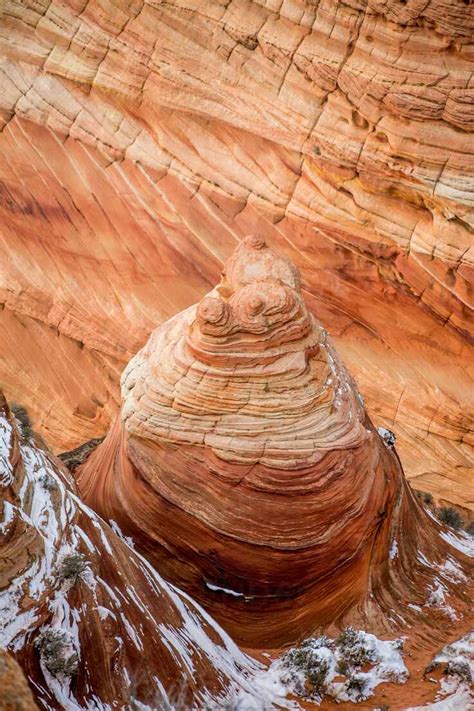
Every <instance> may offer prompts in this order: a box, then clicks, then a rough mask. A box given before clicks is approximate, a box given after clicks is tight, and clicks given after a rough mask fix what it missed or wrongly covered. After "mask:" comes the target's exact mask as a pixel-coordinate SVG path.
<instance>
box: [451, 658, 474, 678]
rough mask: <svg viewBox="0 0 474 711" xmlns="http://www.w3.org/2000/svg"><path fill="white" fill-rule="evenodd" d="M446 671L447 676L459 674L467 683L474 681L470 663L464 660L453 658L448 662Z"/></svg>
mask: <svg viewBox="0 0 474 711" xmlns="http://www.w3.org/2000/svg"><path fill="white" fill-rule="evenodd" d="M444 673H445V674H446V675H447V676H457V677H459V678H460V679H461V680H462V681H465V682H466V683H467V684H471V683H472V674H471V670H470V668H469V664H468V663H467V662H465V661H464V660H456V659H452V660H450V661H449V662H448V663H447V664H446V669H445V671H444Z"/></svg>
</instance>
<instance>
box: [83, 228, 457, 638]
mask: <svg viewBox="0 0 474 711" xmlns="http://www.w3.org/2000/svg"><path fill="white" fill-rule="evenodd" d="M122 398H123V404H122V410H121V415H120V417H119V418H118V419H117V421H116V423H115V425H114V427H113V428H112V429H111V431H110V432H109V435H108V436H107V438H106V439H105V441H104V442H103V443H102V444H101V445H100V446H99V447H98V448H97V449H96V450H95V451H94V452H93V453H92V455H91V456H90V458H89V459H88V460H87V461H86V462H85V464H84V465H83V466H82V467H80V468H79V469H78V470H77V472H78V485H79V489H80V491H81V494H82V495H83V497H84V498H85V500H86V502H87V503H88V504H89V505H91V506H92V507H93V508H95V509H96V510H97V511H98V512H100V513H101V515H103V516H104V517H105V518H112V519H114V520H116V521H118V522H119V524H120V526H121V527H122V528H123V530H124V531H126V532H127V534H129V535H131V536H132V537H133V539H134V540H135V541H136V542H137V545H138V546H139V547H140V549H141V550H142V551H143V552H144V553H145V555H146V556H147V557H148V558H149V559H150V561H152V562H153V564H154V565H155V566H156V567H157V569H159V570H160V572H161V573H162V574H163V575H164V577H165V578H168V579H169V580H171V581H173V582H175V583H177V584H179V585H180V586H182V587H184V588H185V589H186V590H187V591H188V592H191V593H192V595H193V596H195V597H196V598H197V599H198V600H199V601H201V602H202V603H203V604H204V605H205V606H206V607H207V609H209V610H210V611H211V612H212V613H213V615H215V616H216V618H217V619H218V620H219V621H220V622H221V623H222V624H223V625H224V627H226V628H227V629H228V630H229V631H231V633H232V634H233V635H234V637H235V638H236V639H238V640H240V641H241V642H243V643H246V644H249V645H255V646H260V647H265V646H273V647H275V646H278V645H280V644H283V643H288V642H291V641H294V640H296V639H298V638H300V637H301V636H302V635H308V634H310V633H312V632H314V631H315V630H316V629H319V628H321V627H327V626H329V625H331V624H332V623H337V624H342V623H343V622H345V623H348V622H355V621H357V622H358V623H359V624H360V626H362V627H363V628H364V629H365V628H373V629H382V630H388V629H390V628H391V627H392V626H394V627H396V626H397V625H400V623H401V621H402V618H404V619H405V620H406V619H407V618H409V617H413V616H416V615H417V614H418V613H417V612H416V611H415V609H416V607H417V606H419V605H424V604H425V603H426V599H427V595H428V593H427V590H428V587H429V584H430V580H431V582H432V577H433V575H432V570H431V569H430V565H431V564H429V566H428V567H425V566H424V565H423V563H422V562H420V561H422V559H424V560H442V559H443V555H444V558H446V551H447V550H448V548H449V547H448V545H447V544H446V542H444V541H443V540H442V539H440V538H439V526H438V524H436V523H435V522H434V521H432V520H431V519H430V518H429V517H428V516H427V514H426V513H425V512H424V511H423V510H422V509H421V508H420V506H419V504H418V503H417V501H416V500H415V498H414V496H413V494H412V493H411V490H410V488H409V487H408V485H407V484H406V482H405V479H404V476H403V472H402V469H401V466H400V462H399V460H398V457H397V455H396V453H395V451H394V450H393V449H392V448H391V447H389V446H387V444H386V443H384V441H383V440H382V439H381V438H380V436H379V435H378V433H377V432H376V431H375V429H374V427H373V426H372V424H371V422H370V420H369V418H368V417H367V415H366V412H365V409H364V406H363V404H362V400H361V397H360V395H359V394H358V392H357V389H356V387H355V385H354V382H353V381H352V379H351V377H350V376H349V374H348V373H347V371H346V369H345V367H344V365H343V364H342V362H341V360H340V359H339V357H338V355H337V353H336V351H335V349H334V347H333V346H332V344H331V341H330V339H329V337H328V334H327V332H326V331H325V329H324V328H323V327H322V326H321V325H320V324H319V323H318V321H317V320H316V319H315V317H314V316H313V315H312V313H311V312H310V311H309V310H308V308H307V306H306V304H305V301H304V298H303V294H302V290H301V284H300V275H299V272H298V270H297V268H296V267H295V266H294V265H293V264H292V263H291V262H290V261H289V260H288V259H287V258H286V257H284V256H280V255H278V254H276V253H275V252H274V251H273V250H272V249H270V248H269V247H268V246H267V245H266V243H265V241H264V240H263V239H262V238H261V237H259V236H249V237H246V238H245V239H244V240H243V241H242V242H241V244H240V246H239V247H238V248H237V250H236V252H235V253H234V255H233V256H232V257H231V258H230V260H229V261H228V262H227V263H226V265H225V269H224V272H223V275H222V279H221V282H220V283H219V285H218V286H217V287H216V288H215V289H213V290H212V291H211V292H210V293H209V294H208V295H207V296H205V297H204V298H203V299H202V301H201V302H200V303H199V304H197V305H196V306H193V307H191V308H189V309H187V310H185V311H184V312H182V313H180V314H178V315H177V316H175V317H174V318H172V319H171V320H169V321H168V322H167V323H165V324H164V325H163V326H161V327H159V328H158V329H157V330H156V331H155V332H154V333H153V334H152V336H151V338H150V340H149V341H148V343H147V345H146V346H145V347H144V348H143V349H142V350H141V351H140V352H139V353H138V354H137V355H136V356H135V357H134V358H133V359H132V360H131V361H130V363H129V365H128V366H127V368H126V370H125V372H124V374H123V376H122ZM460 558H461V559H462V558H463V556H462V555H461V554H460ZM464 563H465V564H466V563H467V559H465V560H464ZM452 592H453V603H452V604H453V610H455V609H456V608H457V606H458V605H460V606H461V607H463V605H464V604H465V602H463V595H464V594H465V593H463V591H462V589H461V590H460V591H458V590H457V588H456V586H455V589H454V590H453V591H452ZM408 603H412V605H414V606H415V607H414V608H413V609H412V610H410V609H409V608H407V605H408ZM419 609H421V608H419ZM423 616H424V617H425V618H429V616H430V610H429V609H428V608H425V610H424V611H423Z"/></svg>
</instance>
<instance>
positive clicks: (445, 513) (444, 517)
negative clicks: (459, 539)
mask: <svg viewBox="0 0 474 711" xmlns="http://www.w3.org/2000/svg"><path fill="white" fill-rule="evenodd" d="M437 516H438V518H439V520H440V521H441V522H442V523H445V524H446V525H448V526H451V527H452V528H461V526H462V518H461V516H460V514H459V513H458V511H456V509H454V508H452V506H443V507H441V508H440V509H438V511H437Z"/></svg>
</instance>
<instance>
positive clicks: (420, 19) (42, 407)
mask: <svg viewBox="0 0 474 711" xmlns="http://www.w3.org/2000/svg"><path fill="white" fill-rule="evenodd" d="M2 9H3V14H2V17H1V19H0V39H1V48H0V54H1V68H0V72H1V73H0V89H1V90H0V117H1V119H0V120H1V125H2V130H1V133H0V155H1V160H0V188H1V199H0V250H1V254H2V259H1V260H0V304H2V305H3V308H2V309H0V328H1V329H2V335H3V334H6V335H5V336H4V338H3V342H2V348H1V350H0V383H2V384H3V385H4V387H5V388H6V389H7V393H8V394H10V395H11V396H12V397H14V398H15V399H18V400H20V402H21V403H22V404H23V405H25V406H27V407H28V408H29V409H30V411H31V413H32V415H33V416H34V418H35V421H36V423H37V425H38V426H39V427H40V429H41V430H42V431H43V432H44V433H46V434H47V436H48V438H49V440H50V441H51V443H52V444H53V445H54V446H55V448H56V451H61V450H64V449H70V448H72V447H74V446H77V445H78V444H81V443H82V442H84V441H86V440H89V439H90V438H92V437H95V436H97V435H100V434H103V432H104V431H105V430H106V428H107V425H108V423H109V422H110V421H111V419H112V418H113V415H114V413H115V412H116V410H117V407H118V406H119V399H120V398H119V394H118V388H117V383H118V378H119V374H120V372H121V370H122V368H123V366H124V364H125V363H126V362H127V361H128V360H129V359H130V357H131V356H132V355H133V354H134V353H135V352H136V351H137V349H138V348H139V347H141V346H142V345H143V343H144V342H145V341H146V339H147V337H148V335H149V333H150V332H151V330H152V329H153V328H154V327H155V325H156V324H157V323H162V322H163V321H165V320H166V319H167V318H169V317H170V316H171V315H172V314H173V313H176V311H179V310H181V309H183V308H185V307H187V306H189V305H190V304H191V303H193V302H195V301H197V300H198V299H200V298H201V296H202V294H203V293H205V292H206V291H207V290H208V289H209V288H210V287H211V285H212V284H213V283H215V281H216V279H217V276H218V272H219V269H220V267H221V265H222V262H223V260H225V259H226V258H227V257H228V256H229V255H230V253H231V251H232V250H233V249H234V247H235V245H236V243H237V240H239V239H240V238H241V237H242V236H244V235H245V234H248V233H249V232H255V231H258V232H260V233H262V234H264V235H265V237H266V238H267V240H268V241H269V242H270V243H271V244H274V245H275V246H278V247H279V248H281V249H282V250H283V251H284V252H285V253H286V254H287V255H288V256H290V257H291V258H292V259H293V260H294V261H295V262H296V263H298V264H299V265H300V266H301V267H302V273H303V275H304V289H305V291H306V298H307V300H308V303H309V304H310V306H311V307H312V308H314V310H315V312H316V313H318V315H319V316H320V318H321V320H322V322H323V323H324V324H325V325H326V327H328V328H330V330H331V333H332V334H333V335H334V337H335V339H336V344H337V346H338V348H339V349H340V351H341V353H342V354H343V356H344V358H345V360H346V361H347V363H348V365H349V367H350V369H351V371H352V372H353V373H354V375H355V377H356V378H357V381H358V383H359V386H360V388H361V391H362V392H363V394H364V397H365V398H366V402H367V406H368V408H369V411H370V412H371V414H372V415H373V417H374V419H375V421H376V424H384V425H388V426H389V427H390V428H391V429H393V430H395V431H396V433H397V435H398V446H399V451H400V453H401V455H402V456H403V461H404V463H405V469H406V472H407V475H408V476H409V477H410V478H413V479H414V482H415V485H416V486H417V487H419V488H420V489H424V490H430V491H432V492H434V493H435V494H436V495H439V498H440V499H442V500H444V501H448V502H449V501H450V502H454V503H456V504H461V505H464V506H465V507H466V508H470V509H471V510H472V509H473V505H474V504H473V502H474V492H473V491H472V474H471V475H470V472H472V469H471V468H472V466H473V461H472V449H471V445H472V419H471V417H470V413H472V411H473V403H472V399H470V398H471V397H472V392H473V388H472V362H473V358H472V349H471V347H470V345H469V344H470V341H469V334H470V333H471V331H472V316H471V313H472V312H471V306H472V273H473V270H472V262H473V243H472V227H473V195H474V191H473V173H474V161H473V145H474V142H473V140H472V129H473V126H474V119H473V117H474V110H473V101H474V85H473V79H472V67H473V51H472V37H473V33H474V12H473V8H472V4H470V3H469V2H467V1H464V2H462V1H461V0H430V2H428V3H426V2H418V0H409V2H404V1H403V0H348V1H347V2H344V3H342V2H335V1H334V0H320V1H319V2H303V0H285V1H284V2H282V1H281V0H268V1H266V2H263V1H261V2H257V1H255V2H249V1H248V0H231V1H230V2H229V1H228V0H222V1H216V0H199V2H196V1H195V0H170V1H169V2H166V3H165V2H154V1H153V0H146V1H143V0H134V1H133V2H123V3H120V2H115V3H113V4H109V5H104V4H103V3H99V2H97V1H96V0H89V1H87V0H79V2H69V3H64V2H60V1H59V0H52V1H50V0H37V1H35V2H34V3H33V2H30V1H29V0H27V1H26V2H25V1H23V2H20V0H7V2H5V3H4V4H3V8H2ZM32 362H33V363H34V364H35V368H30V367H27V364H30V363H32ZM51 403H54V406H51Z"/></svg>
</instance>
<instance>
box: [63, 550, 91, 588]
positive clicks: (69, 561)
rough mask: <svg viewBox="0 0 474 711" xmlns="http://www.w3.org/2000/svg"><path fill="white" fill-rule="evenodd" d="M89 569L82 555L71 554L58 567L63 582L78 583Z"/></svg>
mask: <svg viewBox="0 0 474 711" xmlns="http://www.w3.org/2000/svg"><path fill="white" fill-rule="evenodd" d="M86 568H87V561H86V559H85V557H84V556H83V555H82V553H71V554H70V555H66V556H64V558H63V559H62V561H61V562H60V563H59V566H58V577H59V579H60V580H61V581H63V580H72V581H74V582H76V581H77V580H78V579H79V578H80V577H81V575H82V573H84V571H85V570H86Z"/></svg>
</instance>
